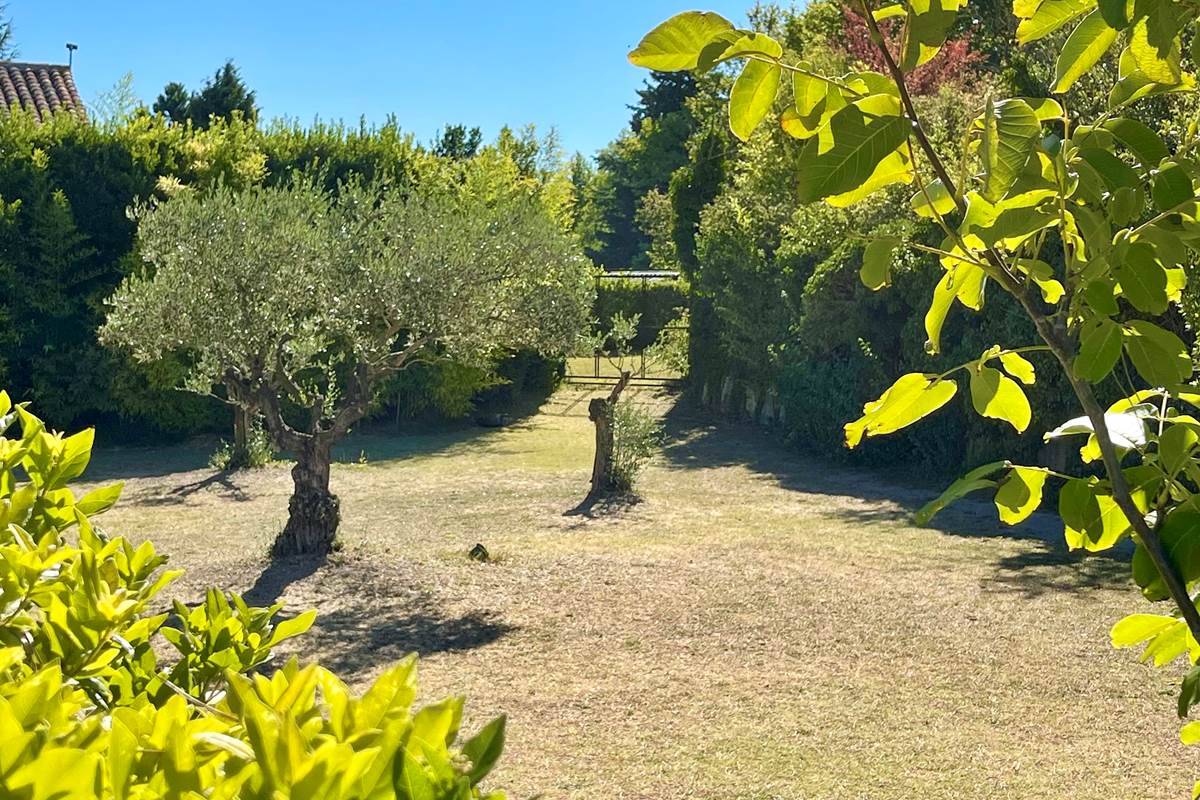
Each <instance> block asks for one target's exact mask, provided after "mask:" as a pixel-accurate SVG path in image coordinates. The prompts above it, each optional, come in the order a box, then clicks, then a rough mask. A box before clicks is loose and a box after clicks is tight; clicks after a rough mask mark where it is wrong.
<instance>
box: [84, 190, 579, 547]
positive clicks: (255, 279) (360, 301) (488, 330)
mask: <svg viewBox="0 0 1200 800" xmlns="http://www.w3.org/2000/svg"><path fill="white" fill-rule="evenodd" d="M135 214H136V217H137V222H138V246H139V252H140V254H141V255H142V257H143V259H144V260H145V262H146V264H147V265H148V266H149V267H151V268H152V271H151V270H147V273H146V274H144V275H134V276H131V277H130V278H128V279H127V280H126V281H125V282H124V283H123V284H122V285H121V287H120V288H119V290H118V291H117V292H116V294H115V295H114V296H113V298H112V300H111V312H110V314H109V317H108V321H107V323H106V324H105V326H104V328H103V329H102V331H101V338H102V340H103V341H104V342H105V343H107V344H110V345H114V346H118V347H122V348H125V349H128V350H129V351H130V352H131V353H132V355H133V356H134V357H135V358H136V359H138V360H141V361H152V360H155V359H158V358H161V357H163V356H164V355H166V354H169V353H180V352H182V353H185V354H187V356H188V360H189V363H192V364H194V366H193V367H192V368H191V371H190V375H189V378H188V386H189V388H192V389H194V390H197V391H203V392H210V391H211V390H212V389H213V387H215V386H217V385H224V386H225V387H226V392H227V394H228V396H229V399H230V400H231V401H233V402H234V403H236V404H238V405H240V406H241V407H243V408H245V409H249V410H256V411H258V412H260V413H262V414H263V416H264V418H265V421H266V425H267V428H268V430H269V431H270V433H271V436H272V439H273V440H274V443H275V445H276V446H277V447H278V448H279V449H281V450H287V451H290V452H291V453H293V454H294V455H295V458H296V465H295V467H294V469H293V470H292V477H293V479H294V482H295V491H294V493H293V495H292V498H291V501H290V504H289V516H288V522H287V525H286V527H285V528H284V530H283V531H282V533H281V534H280V535H279V537H278V538H277V540H276V542H275V545H274V553H275V554H277V555H286V554H293V553H316V554H323V553H326V552H328V551H329V550H330V548H331V547H332V545H333V541H334V536H335V533H336V530H337V525H338V521H339V518H340V509H339V503H338V499H337V497H335V496H334V495H333V494H332V493H331V491H330V486H329V477H330V463H331V458H332V449H333V446H334V444H335V443H336V442H337V441H338V440H339V439H340V438H341V437H343V436H344V435H345V434H346V433H347V432H348V431H349V430H350V428H351V426H353V425H354V424H355V423H357V422H358V421H359V420H361V419H362V418H363V417H364V416H365V415H366V414H367V412H368V410H369V408H370V406H371V403H372V401H373V399H374V392H375V390H376V387H377V386H378V385H379V383H380V381H381V380H382V379H383V378H384V377H385V376H387V375H389V374H391V373H394V372H396V371H399V370H403V369H404V368H406V367H407V366H409V365H411V364H414V363H418V362H421V361H430V360H433V359H442V358H452V359H455V360H457V361H460V362H464V363H470V364H476V365H491V364H493V363H494V361H495V359H496V358H498V357H499V356H500V355H502V354H503V353H504V352H506V351H508V350H510V349H515V348H528V349H534V350H539V351H541V352H546V353H553V352H564V351H565V350H566V348H567V347H568V346H569V345H570V343H572V342H573V341H574V340H575V337H576V336H577V335H578V332H579V330H580V329H581V328H582V327H583V326H584V325H585V324H586V322H587V319H588V310H589V307H590V303H591V298H592V291H593V289H592V279H591V273H590V267H589V265H588V264H587V262H586V261H585V259H584V258H583V256H582V255H581V254H580V253H579V251H578V247H577V246H576V244H575V242H574V241H573V240H572V239H571V238H570V237H569V236H568V235H566V234H565V233H564V232H563V230H562V228H561V226H560V225H559V224H558V223H557V222H555V221H554V220H553V219H552V218H551V216H550V215H549V214H548V213H547V212H546V210H545V209H544V207H543V205H542V203H541V201H540V200H539V198H538V197H537V196H536V195H535V193H533V192H531V191H528V190H525V189H522V188H519V187H514V186H512V185H509V186H506V187H502V188H501V189H496V188H495V187H494V186H493V187H486V186H482V187H481V186H479V185H477V181H475V180H473V179H472V178H471V177H470V176H468V177H467V179H466V180H464V181H461V182H456V183H455V184H454V185H453V187H452V188H436V189H424V190H420V191H417V192H414V193H409V194H402V193H401V192H399V191H398V190H389V189H385V188H381V187H377V186H363V185H351V186H344V187H342V190H341V191H340V192H339V194H338V196H337V197H336V198H335V197H333V196H331V195H329V194H327V193H326V192H324V191H323V190H321V189H319V188H316V187H315V186H314V185H312V184H311V183H308V182H297V183H294V184H293V185H291V186H288V187H283V188H252V189H247V190H245V191H241V192H235V191H232V190H229V189H223V188H222V189H217V190H215V191H213V192H212V193H210V194H208V195H198V194H185V195H183V196H180V197H177V198H175V199H172V200H170V201H167V202H165V203H160V204H155V205H149V206H145V207H142V208H140V209H138V210H137V211H136V212H135Z"/></svg>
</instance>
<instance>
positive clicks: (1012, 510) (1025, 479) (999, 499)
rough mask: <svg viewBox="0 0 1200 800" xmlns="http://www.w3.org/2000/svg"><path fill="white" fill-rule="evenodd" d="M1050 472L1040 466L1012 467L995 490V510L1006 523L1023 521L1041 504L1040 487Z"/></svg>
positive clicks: (1014, 523) (1013, 523) (1012, 523)
mask: <svg viewBox="0 0 1200 800" xmlns="http://www.w3.org/2000/svg"><path fill="white" fill-rule="evenodd" d="M1048 477H1050V474H1049V473H1048V472H1047V471H1046V470H1045V469H1044V468H1042V467H1013V468H1012V469H1011V470H1009V472H1008V475H1007V476H1006V477H1005V478H1004V480H1003V481H1001V482H1000V488H998V489H997V490H996V510H997V511H999V513H1000V520H1001V521H1002V522H1004V523H1006V524H1008V525H1016V524H1017V523H1019V522H1023V521H1024V520H1025V519H1027V518H1028V517H1029V515H1030V514H1032V513H1033V512H1034V511H1037V508H1038V506H1039V505H1041V504H1042V487H1043V486H1045V484H1046V478H1048Z"/></svg>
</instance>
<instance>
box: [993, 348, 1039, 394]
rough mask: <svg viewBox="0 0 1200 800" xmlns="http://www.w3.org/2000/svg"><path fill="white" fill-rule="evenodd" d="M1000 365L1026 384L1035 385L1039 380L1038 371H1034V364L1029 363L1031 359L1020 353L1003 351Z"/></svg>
mask: <svg viewBox="0 0 1200 800" xmlns="http://www.w3.org/2000/svg"><path fill="white" fill-rule="evenodd" d="M1000 365H1001V366H1003V367H1004V371H1005V372H1007V373H1008V374H1009V375H1012V376H1013V377H1014V378H1016V379H1017V380H1019V381H1020V382H1021V383H1023V384H1025V385H1026V386H1033V384H1034V383H1035V382H1036V381H1037V373H1036V372H1034V369H1033V364H1031V363H1029V359H1027V358H1025V356H1023V355H1021V354H1020V353H1002V354H1001V355H1000Z"/></svg>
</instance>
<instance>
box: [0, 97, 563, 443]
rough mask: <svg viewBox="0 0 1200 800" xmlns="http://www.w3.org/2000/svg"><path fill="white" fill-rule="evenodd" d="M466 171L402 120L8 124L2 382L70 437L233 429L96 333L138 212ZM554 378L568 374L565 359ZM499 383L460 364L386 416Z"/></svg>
mask: <svg viewBox="0 0 1200 800" xmlns="http://www.w3.org/2000/svg"><path fill="white" fill-rule="evenodd" d="M454 168H455V167H454V164H453V163H452V162H450V161H449V160H448V159H443V158H437V157H435V156H433V155H431V154H430V153H428V152H427V151H425V150H424V149H423V148H422V147H420V146H419V145H417V144H416V143H415V142H414V140H413V138H412V137H411V136H410V135H408V134H404V133H402V132H401V131H400V129H399V127H398V126H397V125H395V124H394V123H389V124H387V125H384V126H383V127H380V128H368V127H366V126H358V127H346V126H343V125H327V124H320V123H318V124H314V125H312V126H308V127H301V126H298V125H295V124H284V123H276V124H274V125H272V126H269V127H266V128H260V127H258V126H256V125H255V124H254V123H252V122H247V121H244V120H242V119H240V118H237V117H235V118H234V119H233V120H231V121H227V122H226V121H217V122H216V123H214V124H213V125H212V126H211V127H210V128H208V129H206V130H203V131H199V130H193V129H192V128H191V127H190V126H179V125H170V124H168V123H167V122H165V121H164V120H163V119H162V118H161V117H155V116H150V115H146V114H140V115H137V116H135V117H133V118H132V119H130V120H128V121H126V122H123V123H121V124H119V125H109V126H97V125H92V124H88V123H85V122H80V121H79V120H78V119H75V118H74V117H71V116H68V115H62V116H60V117H57V118H54V119H52V120H51V121H49V122H48V123H45V124H38V123H37V122H36V121H35V120H33V119H32V118H31V117H29V116H26V115H22V114H16V115H13V116H9V117H4V118H0V353H2V354H3V355H0V385H7V386H8V387H9V390H10V392H11V393H12V395H13V397H14V399H15V400H17V401H18V402H19V401H25V400H30V401H33V402H34V403H35V404H36V406H37V407H38V408H39V409H40V410H41V412H42V413H43V415H44V416H45V417H46V419H47V421H48V422H49V423H50V424H51V425H52V426H53V427H56V428H59V429H65V428H69V427H73V426H78V425H84V424H95V423H96V422H98V421H104V422H105V423H106V428H108V429H124V430H126V431H137V432H144V431H146V430H147V429H149V430H150V431H151V433H150V434H149V435H151V436H153V435H161V433H163V432H175V433H193V432H198V431H205V430H218V431H219V430H222V429H223V428H224V427H225V426H227V425H228V421H229V411H228V409H227V408H226V407H225V406H224V404H222V403H220V402H219V401H217V400H214V399H213V398H206V397H201V396H199V395H193V394H188V393H185V392H181V391H179V390H178V389H176V388H175V387H176V386H177V385H178V380H179V377H180V375H181V374H182V369H181V364H178V363H174V364H173V363H171V362H169V361H167V362H163V363H161V364H157V365H155V366H153V367H141V366H137V365H134V364H133V363H132V362H131V360H129V359H126V358H124V357H122V355H121V354H119V353H113V352H110V351H108V350H106V349H104V348H102V347H101V346H100V345H99V344H98V342H97V340H96V330H97V328H98V327H99V325H100V323H101V322H102V321H103V319H104V316H105V313H106V310H105V306H104V303H105V300H106V298H108V297H109V296H110V295H111V293H112V291H113V289H114V288H115V287H116V286H117V284H118V283H119V282H120V280H121V278H122V277H124V276H125V275H126V274H127V273H128V272H129V271H130V270H132V269H136V268H139V264H138V259H137V258H136V254H135V253H133V247H134V226H133V223H132V222H131V221H130V220H129V218H128V215H127V210H128V209H129V208H130V206H132V205H134V204H137V203H139V202H146V201H149V200H153V199H155V198H162V197H164V196H169V195H170V194H171V193H172V192H177V191H188V190H203V189H204V188H206V187H208V186H211V185H214V184H216V183H218V182H220V183H223V184H225V185H233V186H242V185H248V184H254V183H259V182H263V183H273V182H278V181H282V180H287V179H288V178H289V177H290V176H291V175H292V174H293V173H294V172H296V171H307V172H310V173H312V172H315V173H316V174H319V175H321V176H322V177H323V179H324V180H325V182H326V183H327V185H328V186H330V187H331V188H336V186H337V185H338V183H339V182H341V181H344V180H346V179H348V178H350V177H351V176H356V175H357V176H362V177H364V178H368V179H374V178H380V179H384V180H386V181H388V182H389V183H392V184H393V185H399V186H406V185H414V184H416V183H417V182H419V181H421V180H426V179H434V178H436V179H445V176H447V175H449V174H451V171H452V170H453V169H454ZM521 359H523V360H520V361H519V363H520V364H524V361H525V360H528V356H521ZM506 369H507V370H508V371H514V370H516V371H517V372H519V373H520V375H519V376H518V377H521V376H523V375H524V373H525V371H527V367H521V368H520V369H517V368H516V367H515V366H510V367H507V368H506ZM540 369H541V371H542V372H547V371H548V372H549V373H553V372H554V371H555V369H556V365H555V364H551V363H548V362H547V363H545V364H544V365H543V366H542V367H541V368H540ZM522 380H523V378H522ZM542 382H543V383H544V381H542ZM493 383H494V376H491V375H488V374H486V373H483V372H479V371H472V370H464V369H456V368H454V367H453V365H442V366H438V367H437V368H430V369H425V370H421V371H417V372H415V373H414V374H413V375H412V376H406V378H405V381H404V382H403V385H401V383H397V384H396V385H395V386H392V387H390V389H391V390H392V393H391V394H389V395H387V397H386V398H385V401H386V403H387V404H388V405H390V406H391V407H389V408H385V409H382V411H381V413H387V414H393V413H395V411H396V410H397V409H398V410H399V411H400V412H401V413H402V414H404V413H409V412H410V411H411V412H412V413H422V414H427V413H430V412H440V413H445V414H458V413H464V412H465V411H466V410H468V409H469V408H470V401H471V399H472V397H474V396H475V395H476V393H477V392H479V391H480V390H482V389H484V388H487V387H488V386H491V385H492V384H493ZM531 383H538V381H532V382H531ZM493 394H494V392H493ZM418 396H419V398H418ZM415 398H417V399H415ZM121 421H124V422H125V423H127V424H125V425H119V423H120V422H121ZM140 435H146V434H144V433H140Z"/></svg>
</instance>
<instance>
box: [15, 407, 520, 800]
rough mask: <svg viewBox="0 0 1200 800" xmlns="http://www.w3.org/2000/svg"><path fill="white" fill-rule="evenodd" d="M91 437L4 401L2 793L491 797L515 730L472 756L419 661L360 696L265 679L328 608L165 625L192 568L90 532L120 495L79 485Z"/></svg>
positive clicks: (457, 701)
mask: <svg viewBox="0 0 1200 800" xmlns="http://www.w3.org/2000/svg"><path fill="white" fill-rule="evenodd" d="M14 431H19V434H14ZM92 438H93V434H92V431H90V430H87V431H84V432H82V433H77V434H75V435H73V436H63V435H61V434H57V433H52V432H50V431H48V430H46V428H45V425H44V424H43V423H42V422H41V421H40V420H39V419H38V418H37V417H35V416H33V415H32V414H31V413H30V412H29V411H27V410H26V409H25V408H23V407H20V406H16V407H14V406H13V405H12V403H11V401H10V399H9V397H8V395H7V394H6V393H4V392H0V797H4V798H13V800H75V799H76V798H79V799H80V800H93V799H96V800H99V799H100V798H103V799H104V800H109V799H110V798H111V799H112V800H126V799H128V800H152V799H153V798H213V799H214V800H216V799H217V798H221V799H224V800H233V799H234V798H244V799H246V800H250V799H251V798H264V800H265V798H271V800H278V799H281V798H297V799H299V798H312V800H351V799H352V798H372V799H374V798H404V799H405V800H442V799H447V800H448V799H449V798H454V799H455V800H460V799H462V800H465V799H466V798H477V797H480V796H481V794H482V793H481V790H480V789H479V788H478V784H479V782H480V781H481V780H482V779H483V777H484V776H485V775H487V773H488V772H489V771H490V770H491V768H492V766H493V765H494V764H495V763H496V760H497V758H498V757H499V755H500V752H501V750H502V748H503V744H504V718H503V717H500V718H498V719H496V720H494V721H493V722H491V723H490V724H488V725H486V726H485V727H484V728H483V729H482V730H481V731H480V732H479V733H478V734H476V735H475V736H474V737H473V738H471V739H468V740H467V741H465V742H463V743H458V731H459V724H460V721H461V718H462V702H463V701H462V698H457V697H456V698H450V699H447V700H444V701H442V702H440V703H435V704H433V705H428V706H425V707H424V708H421V709H419V710H418V709H414V708H413V702H414V699H415V696H416V658H415V657H414V656H410V657H409V658H407V659H405V660H403V661H401V662H400V663H398V664H396V665H395V666H393V667H392V668H390V669H388V670H387V671H385V672H384V673H383V675H382V676H381V677H380V678H379V679H378V680H377V681H376V682H375V683H374V685H373V686H371V688H370V689H368V690H367V691H366V693H365V694H363V695H362V696H361V697H359V696H355V695H354V694H353V693H351V692H350V691H349V689H348V688H347V687H346V685H345V684H344V683H343V682H342V681H341V680H339V679H338V677H337V676H336V675H334V674H333V673H332V672H330V671H328V670H326V669H323V668H322V667H320V666H317V665H310V666H305V667H302V666H300V665H299V664H298V663H297V662H296V661H295V660H294V659H293V660H292V661H289V662H288V663H287V664H286V665H285V666H283V667H282V668H280V669H278V670H276V671H275V672H274V673H273V674H271V675H269V676H268V675H267V674H264V673H263V672H261V671H259V670H258V668H260V667H262V666H263V665H264V664H266V663H267V662H268V661H269V659H270V657H271V648H272V647H273V646H274V645H276V644H278V643H279V642H280V641H282V640H284V639H287V638H290V637H292V636H296V635H298V634H300V633H303V632H304V631H305V630H306V629H307V628H308V627H309V626H310V625H311V624H312V622H313V619H314V617H315V613H314V612H311V611H310V612H307V613H305V614H301V615H298V616H295V617H292V618H290V619H286V620H284V621H280V622H277V621H276V620H277V616H278V613H279V611H280V610H281V607H280V606H272V607H271V608H266V609H263V608H251V607H248V606H247V605H246V604H245V602H243V600H242V599H241V598H240V597H238V596H236V595H229V596H226V595H225V594H223V593H221V592H219V591H217V590H210V591H209V592H208V595H207V597H206V599H205V601H204V602H203V603H201V604H198V605H196V606H195V607H194V608H187V607H186V606H183V605H181V604H179V603H176V604H175V606H174V610H173V612H171V613H154V609H155V608H156V607H157V606H158V605H161V603H160V601H159V600H158V598H159V595H160V593H161V592H162V590H163V588H164V587H166V586H167V584H169V583H170V582H171V581H172V580H174V579H175V578H177V577H178V576H179V574H180V573H179V572H178V571H170V570H165V569H163V565H164V564H165V562H166V558H165V557H164V556H162V555H159V554H158V553H157V552H156V551H155V549H154V546H153V545H152V544H151V543H150V542H143V543H141V544H140V545H138V546H136V547H135V546H134V545H133V544H132V543H130V542H129V541H127V540H126V539H123V538H121V537H117V536H110V535H109V534H108V533H106V532H105V531H104V530H103V529H102V528H101V527H100V526H98V525H96V524H95V523H94V522H93V521H92V518H93V517H94V516H95V515H97V514H100V513H102V512H104V511H105V510H107V509H108V508H110V507H111V506H112V505H113V504H114V503H115V502H116V500H117V498H118V496H119V494H120V491H121V486H120V485H119V484H117V485H114V486H107V487H103V488H99V489H95V490H93V491H91V492H89V493H87V494H84V495H83V496H81V497H76V495H75V493H74V492H72V490H71V489H70V488H69V486H68V484H69V483H70V482H71V481H73V480H75V479H77V478H79V476H80V475H81V474H82V473H83V471H84V469H85V468H86V467H87V464H88V461H89V460H90V457H91V449H92ZM156 637H161V638H162V639H163V640H165V641H166V642H168V643H169V644H170V645H171V646H173V647H174V649H175V650H177V651H178V659H176V660H174V661H173V662H167V661H164V660H161V659H160V657H159V655H158V652H156V649H155V646H154V644H155V638H156ZM160 649H162V648H160ZM487 797H489V798H491V799H492V800H498V798H501V797H502V795H501V794H499V793H493V794H491V795H488V796H487Z"/></svg>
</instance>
